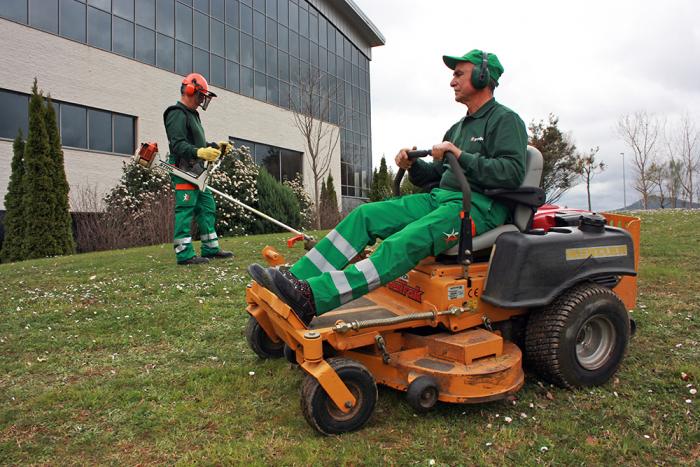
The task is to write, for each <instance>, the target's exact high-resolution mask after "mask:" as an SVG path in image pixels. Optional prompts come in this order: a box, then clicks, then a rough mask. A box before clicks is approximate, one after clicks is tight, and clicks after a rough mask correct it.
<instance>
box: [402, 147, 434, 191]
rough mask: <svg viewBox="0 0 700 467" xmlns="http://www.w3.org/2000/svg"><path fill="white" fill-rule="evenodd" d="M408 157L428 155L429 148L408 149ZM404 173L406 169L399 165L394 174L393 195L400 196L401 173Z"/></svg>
mask: <svg viewBox="0 0 700 467" xmlns="http://www.w3.org/2000/svg"><path fill="white" fill-rule="evenodd" d="M407 154H408V158H409V159H417V158H419V157H425V156H429V155H430V154H431V152H430V150H429V149H428V150H423V149H422V150H420V151H408V152H407ZM405 173H406V169H402V168H400V167H399V171H398V172H396V176H395V177H394V196H401V179H402V178H403V175H404V174H405Z"/></svg>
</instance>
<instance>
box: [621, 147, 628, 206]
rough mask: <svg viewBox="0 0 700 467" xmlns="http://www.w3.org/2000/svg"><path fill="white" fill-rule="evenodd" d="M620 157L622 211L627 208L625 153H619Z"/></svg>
mask: <svg viewBox="0 0 700 467" xmlns="http://www.w3.org/2000/svg"><path fill="white" fill-rule="evenodd" d="M620 155H621V156H622V196H623V198H622V199H623V201H624V203H625V205H624V206H623V209H624V208H626V207H627V181H626V180H625V153H624V152H621V153H620Z"/></svg>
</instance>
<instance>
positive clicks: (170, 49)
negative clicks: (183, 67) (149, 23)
mask: <svg viewBox="0 0 700 467" xmlns="http://www.w3.org/2000/svg"><path fill="white" fill-rule="evenodd" d="M156 66H157V67H159V68H164V69H166V70H170V71H172V70H173V69H174V68H175V40H174V39H173V38H172V37H168V36H164V35H163V34H160V33H158V34H156Z"/></svg>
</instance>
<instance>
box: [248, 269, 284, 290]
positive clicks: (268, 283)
mask: <svg viewBox="0 0 700 467" xmlns="http://www.w3.org/2000/svg"><path fill="white" fill-rule="evenodd" d="M267 270H268V268H264V267H262V266H260V265H259V264H258V263H253V264H251V265H250V266H248V274H249V275H250V277H252V278H253V280H254V281H255V282H257V283H258V284H260V285H261V286H263V287H265V288H266V289H267V290H269V291H271V292H273V293H274V294H275V295H277V290H276V289H275V287H274V285H273V284H272V278H270V274H269V273H268V272H267Z"/></svg>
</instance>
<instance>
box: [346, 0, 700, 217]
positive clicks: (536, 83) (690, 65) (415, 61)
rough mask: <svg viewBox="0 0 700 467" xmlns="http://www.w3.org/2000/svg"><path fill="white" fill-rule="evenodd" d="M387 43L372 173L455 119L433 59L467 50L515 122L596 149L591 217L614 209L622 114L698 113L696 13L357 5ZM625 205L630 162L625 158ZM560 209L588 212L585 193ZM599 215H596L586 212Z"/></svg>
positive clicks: (375, 64) (391, 2) (594, 0)
mask: <svg viewBox="0 0 700 467" xmlns="http://www.w3.org/2000/svg"><path fill="white" fill-rule="evenodd" d="M355 2H356V3H357V4H358V5H359V7H360V8H361V9H362V10H363V11H364V12H365V13H366V14H367V16H368V17H369V18H370V19H371V20H372V21H373V22H374V23H375V24H376V25H377V27H378V28H379V30H380V31H381V32H382V33H383V34H384V36H385V37H386V40H387V43H386V45H385V46H383V47H376V48H374V49H373V50H372V55H373V57H372V62H371V65H370V73H371V90H372V91H371V92H372V141H373V158H374V164H375V166H376V165H378V164H379V159H380V158H381V156H382V154H385V155H386V156H387V158H389V159H393V156H394V155H395V153H396V152H397V150H398V149H400V148H401V147H404V146H406V145H410V144H417V145H419V146H421V147H426V146H429V145H432V144H435V143H437V142H438V141H439V140H440V139H441V137H442V135H443V134H444V132H445V131H446V130H447V128H449V127H450V126H451V125H452V124H453V123H454V122H455V121H457V120H458V119H459V118H461V116H462V115H464V112H465V110H466V109H465V107H463V106H461V105H460V104H457V103H455V102H454V100H453V94H452V92H451V90H450V88H449V80H450V74H451V71H450V70H449V69H447V68H446V67H445V66H444V64H443V63H442V59H441V57H442V55H443V54H446V53H448V54H461V53H464V52H466V51H468V50H470V49H472V48H481V49H484V50H487V51H489V52H494V53H497V54H498V56H499V58H500V59H501V62H502V63H503V64H504V66H505V69H506V71H505V73H504V75H503V77H502V79H501V86H499V88H498V90H497V92H496V98H497V99H498V100H499V101H500V102H502V103H503V104H505V105H506V106H508V107H510V108H512V109H513V110H515V111H516V112H518V113H519V114H520V116H521V117H522V118H523V120H524V121H525V123H529V122H530V121H531V120H533V119H534V120H540V119H545V118H546V117H547V115H548V114H549V113H554V114H555V115H557V116H559V122H560V123H559V125H560V128H561V129H563V130H564V131H568V132H571V135H572V137H573V139H574V141H575V142H576V145H577V147H578V148H579V149H580V150H582V151H585V150H588V149H589V148H591V147H595V146H598V147H600V152H599V153H598V154H599V160H602V161H604V162H605V163H606V164H608V166H609V168H608V169H607V170H606V171H605V172H603V173H602V174H600V175H598V176H597V177H596V178H595V179H594V183H593V185H592V198H593V200H592V201H593V205H594V208H595V209H612V208H617V207H621V206H622V199H623V190H622V182H621V180H622V157H621V156H620V152H625V151H628V152H629V149H628V148H626V147H625V145H624V143H623V142H622V140H621V139H620V138H619V137H618V136H617V134H616V131H615V127H616V123H617V120H618V119H619V117H620V116H621V115H624V114H627V113H631V112H635V111H637V110H641V109H644V110H647V111H648V112H650V113H653V114H656V115H659V116H668V117H669V119H671V120H673V119H674V118H676V117H677V116H678V115H680V114H682V113H684V112H687V111H689V110H692V109H697V108H700V80H698V76H700V60H697V58H696V57H698V56H700V23H698V22H697V18H698V17H699V16H700V2H696V1H694V0H669V1H666V2H658V1H654V2H652V1H651V0H641V1H631V0H618V1H603V0H590V1H572V2H561V1H555V0H546V1H544V0H539V1H538V0H535V1H531V2H520V1H515V0H507V1H506V0H503V1H499V2H492V3H489V4H479V5H478V6H477V5H476V4H474V3H473V2H464V1H463V0H441V1H434V2H425V1H421V0H382V1H381V2H377V1H373V0H355ZM626 162H627V167H626V169H627V170H626V172H627V173H626V175H627V177H626V178H627V184H628V188H627V201H628V203H632V202H633V201H634V200H636V199H637V198H638V195H637V194H636V193H633V192H632V190H631V186H632V171H631V168H632V166H631V158H630V157H629V155H628V157H627V158H626ZM564 200H565V201H566V202H567V203H569V204H570V205H571V206H583V207H585V205H586V193H585V187H582V186H579V187H576V188H574V189H572V190H571V192H570V193H568V194H567V195H566V196H565V197H564ZM596 205H600V206H601V207H600V208H596Z"/></svg>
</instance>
